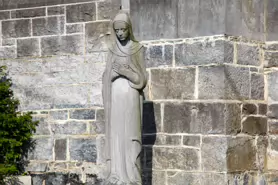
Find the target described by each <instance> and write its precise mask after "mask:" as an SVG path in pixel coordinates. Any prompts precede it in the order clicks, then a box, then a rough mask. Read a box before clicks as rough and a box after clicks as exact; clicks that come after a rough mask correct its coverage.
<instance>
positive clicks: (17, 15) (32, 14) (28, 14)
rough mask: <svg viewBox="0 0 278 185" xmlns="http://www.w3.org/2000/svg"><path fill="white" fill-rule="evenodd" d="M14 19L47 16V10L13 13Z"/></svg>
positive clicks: (38, 9) (39, 9)
mask: <svg viewBox="0 0 278 185" xmlns="http://www.w3.org/2000/svg"><path fill="white" fill-rule="evenodd" d="M11 16H12V18H28V17H41V16H45V8H35V9H27V10H15V11H12V12H11Z"/></svg>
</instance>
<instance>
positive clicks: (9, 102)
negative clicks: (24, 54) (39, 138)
mask: <svg viewBox="0 0 278 185" xmlns="http://www.w3.org/2000/svg"><path fill="white" fill-rule="evenodd" d="M11 86H12V83H11V80H10V79H8V78H7V74H6V72H5V67H3V66H2V67H1V66H0V184H4V178H5V177H7V176H10V175H15V174H18V173H20V172H21V171H22V169H23V165H24V159H26V157H27V153H28V150H29V149H30V147H31V146H32V140H31V137H32V134H33V133H34V132H35V130H36V126H37V124H38V122H35V121H32V116H31V114H32V113H31V112H28V113H24V114H22V113H20V112H18V106H19V101H18V100H17V99H15V98H14V97H13V96H14V94H13V91H12V90H11Z"/></svg>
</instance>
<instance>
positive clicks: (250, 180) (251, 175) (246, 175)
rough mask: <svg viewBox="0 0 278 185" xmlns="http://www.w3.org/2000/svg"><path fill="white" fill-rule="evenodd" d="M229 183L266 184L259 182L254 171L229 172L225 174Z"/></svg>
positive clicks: (235, 184)
mask: <svg viewBox="0 0 278 185" xmlns="http://www.w3.org/2000/svg"><path fill="white" fill-rule="evenodd" d="M227 179H228V183H229V184H233V185H247V184H248V185H249V184H255V183H258V184H259V185H266V184H265V183H260V182H259V178H258V177H257V174H256V172H231V173H228V174H227Z"/></svg>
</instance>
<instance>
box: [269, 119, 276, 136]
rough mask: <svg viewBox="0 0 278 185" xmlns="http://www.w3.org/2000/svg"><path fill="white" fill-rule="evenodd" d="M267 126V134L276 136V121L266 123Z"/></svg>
mask: <svg viewBox="0 0 278 185" xmlns="http://www.w3.org/2000/svg"><path fill="white" fill-rule="evenodd" d="M268 125H269V133H270V134H275V135H276V134H278V121H271V120H269V121H268Z"/></svg>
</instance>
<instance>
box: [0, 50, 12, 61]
mask: <svg viewBox="0 0 278 185" xmlns="http://www.w3.org/2000/svg"><path fill="white" fill-rule="evenodd" d="M13 58H16V48H15V47H0V59H13Z"/></svg>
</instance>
